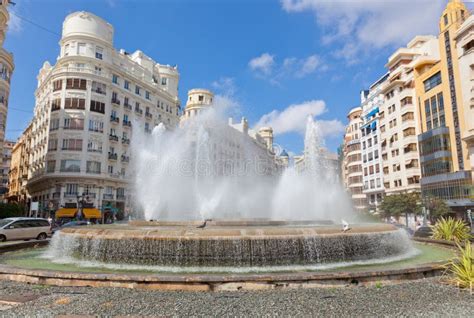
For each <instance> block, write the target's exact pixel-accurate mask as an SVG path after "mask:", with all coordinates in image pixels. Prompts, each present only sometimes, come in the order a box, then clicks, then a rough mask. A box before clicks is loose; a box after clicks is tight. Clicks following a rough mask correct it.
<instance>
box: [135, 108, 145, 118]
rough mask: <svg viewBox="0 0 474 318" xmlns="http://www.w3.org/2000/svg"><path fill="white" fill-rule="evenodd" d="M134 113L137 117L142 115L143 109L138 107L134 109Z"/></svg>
mask: <svg viewBox="0 0 474 318" xmlns="http://www.w3.org/2000/svg"><path fill="white" fill-rule="evenodd" d="M135 113H137V114H138V115H140V116H141V115H143V109H140V108H138V107H135Z"/></svg>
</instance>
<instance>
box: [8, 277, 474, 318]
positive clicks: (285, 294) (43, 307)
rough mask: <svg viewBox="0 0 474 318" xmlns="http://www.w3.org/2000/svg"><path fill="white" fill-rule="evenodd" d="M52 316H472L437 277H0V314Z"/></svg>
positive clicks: (471, 303)
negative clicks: (171, 283)
mask: <svg viewBox="0 0 474 318" xmlns="http://www.w3.org/2000/svg"><path fill="white" fill-rule="evenodd" d="M7 298H17V301H18V304H12V303H5V300H6V299H7ZM35 298H36V299H35ZM22 299H23V300H22ZM2 300H3V302H2ZM23 301H24V302H23ZM58 315H94V316H126V315H132V316H142V317H143V316H185V317H189V316H194V317H196V316H199V317H224V316H234V317H235V316H239V317H242V316H248V317H256V316H259V317H260V316H267V317H269V316H286V317H288V316H292V317H294V316H331V317H335V316H338V317H349V316H350V317H382V316H411V317H413V316H419V317H448V316H449V317H473V316H474V295H470V294H469V292H466V291H459V290H458V289H457V288H455V287H452V286H446V285H443V284H441V283H440V282H439V281H438V279H437V278H432V279H427V280H423V281H412V282H407V283H402V284H398V285H387V286H378V288H377V287H375V286H372V287H343V288H341V287H339V288H314V289H286V290H274V291H252V292H250V291H238V292H161V291H146V290H132V289H122V288H88V287H48V286H42V285H29V284H23V283H15V282H3V281H0V317H18V316H22V317H24V316H41V317H50V316H58Z"/></svg>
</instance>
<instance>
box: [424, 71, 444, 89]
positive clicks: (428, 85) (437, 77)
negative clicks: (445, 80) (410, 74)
mask: <svg viewBox="0 0 474 318" xmlns="http://www.w3.org/2000/svg"><path fill="white" fill-rule="evenodd" d="M423 84H424V85H425V92H428V91H429V90H431V89H433V88H435V87H436V86H438V85H439V84H441V72H438V73H436V74H434V75H433V76H431V77H430V78H428V79H427V80H425V81H424V82H423Z"/></svg>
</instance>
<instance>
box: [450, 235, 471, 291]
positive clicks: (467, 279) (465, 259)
mask: <svg viewBox="0 0 474 318" xmlns="http://www.w3.org/2000/svg"><path fill="white" fill-rule="evenodd" d="M473 247H474V246H472V245H471V242H469V241H467V242H466V243H465V245H464V247H462V246H460V245H458V248H459V254H460V256H458V257H456V258H454V259H452V260H451V261H449V263H448V264H446V265H445V267H446V269H447V272H448V273H449V274H451V277H450V278H449V281H450V282H451V283H453V284H456V285H457V286H459V287H461V288H470V289H471V290H472V287H473V285H474V265H473V264H474V249H473Z"/></svg>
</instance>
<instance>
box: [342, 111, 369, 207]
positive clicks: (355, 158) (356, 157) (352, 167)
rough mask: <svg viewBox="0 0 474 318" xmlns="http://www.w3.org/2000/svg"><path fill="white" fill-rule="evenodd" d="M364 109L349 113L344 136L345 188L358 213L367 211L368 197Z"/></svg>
mask: <svg viewBox="0 0 474 318" xmlns="http://www.w3.org/2000/svg"><path fill="white" fill-rule="evenodd" d="M361 114H362V108H361V107H355V108H353V109H351V110H350V111H349V114H348V115H347V119H348V121H349V123H348V125H347V127H346V132H345V134H344V144H343V146H342V154H343V159H342V167H341V170H342V178H343V182H344V187H345V188H346V189H347V190H348V192H349V195H350V196H351V199H352V205H353V207H354V209H355V210H356V211H359V212H363V211H365V210H366V209H367V197H366V195H365V193H364V181H363V169H362V149H361V134H362V132H361V130H360V127H361V126H362V118H361Z"/></svg>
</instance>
